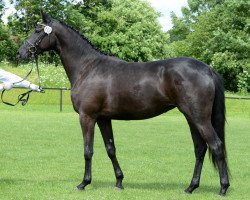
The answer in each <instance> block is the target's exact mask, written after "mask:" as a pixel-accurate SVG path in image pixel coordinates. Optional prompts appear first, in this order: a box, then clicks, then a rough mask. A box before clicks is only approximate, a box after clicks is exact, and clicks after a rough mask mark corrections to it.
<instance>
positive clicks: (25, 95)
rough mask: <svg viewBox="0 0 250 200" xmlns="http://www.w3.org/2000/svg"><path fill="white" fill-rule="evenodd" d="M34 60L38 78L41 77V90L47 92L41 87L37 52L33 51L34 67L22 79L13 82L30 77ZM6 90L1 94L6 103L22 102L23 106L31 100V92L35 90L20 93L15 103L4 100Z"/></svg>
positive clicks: (9, 104) (10, 104)
mask: <svg viewBox="0 0 250 200" xmlns="http://www.w3.org/2000/svg"><path fill="white" fill-rule="evenodd" d="M34 60H35V62H36V70H37V76H38V79H39V89H40V90H41V91H40V92H41V93H45V91H44V90H43V89H42V88H41V79H40V72H39V67H38V57H37V56H36V55H35V53H32V67H31V69H30V71H29V72H28V73H27V75H26V76H25V77H24V78H23V79H22V80H21V81H17V82H14V83H13V84H16V83H20V82H22V81H24V80H26V79H27V78H28V76H29V75H30V74H31V72H32V71H33V68H34ZM4 92H5V89H4V90H3V91H2V94H1V101H2V102H3V103H4V104H6V105H8V106H16V105H17V104H18V103H19V102H21V104H22V106H25V105H26V104H27V102H28V100H29V97H30V93H31V92H33V90H29V91H27V92H25V93H22V94H20V95H18V98H17V102H16V103H14V104H12V103H9V102H6V101H4V100H3V94H4Z"/></svg>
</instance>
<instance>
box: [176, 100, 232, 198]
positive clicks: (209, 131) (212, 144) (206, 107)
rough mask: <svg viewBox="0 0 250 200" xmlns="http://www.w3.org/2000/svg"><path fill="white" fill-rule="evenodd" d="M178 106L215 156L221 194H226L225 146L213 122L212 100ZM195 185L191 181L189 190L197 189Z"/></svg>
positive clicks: (227, 181) (227, 180) (227, 184)
mask: <svg viewBox="0 0 250 200" xmlns="http://www.w3.org/2000/svg"><path fill="white" fill-rule="evenodd" d="M178 108H179V110H180V111H181V112H182V113H183V114H184V115H185V116H186V118H187V119H188V121H189V122H191V123H192V124H193V126H194V127H195V128H196V129H197V133H199V134H200V136H201V137H202V139H203V140H204V141H205V142H206V144H207V145H208V147H209V151H210V152H211V153H212V155H213V156H214V158H215V163H216V166H217V167H218V171H219V175H220V184H221V189H220V193H219V194H220V195H222V196H224V195H225V194H226V191H227V189H228V187H229V186H230V184H229V179H228V171H227V170H228V169H227V163H226V156H225V151H224V146H223V144H222V142H221V140H220V139H219V137H218V135H217V133H216V132H215V130H214V128H213V126H212V123H211V113H212V102H210V103H209V102H207V104H206V103H204V102H199V103H196V104H190V106H189V105H188V104H182V105H180V106H179V107H178ZM209 113H210V114H209ZM200 163H201V161H200V162H198V166H201V164H200ZM198 169H199V168H198V167H195V170H197V172H196V171H195V173H196V174H198V172H199V170H198ZM192 180H195V179H192ZM195 186H196V185H195V184H192V183H191V187H189V188H187V191H188V190H190V191H191V190H192V189H195V188H194V187H195Z"/></svg>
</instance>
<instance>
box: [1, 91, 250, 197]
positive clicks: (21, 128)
mask: <svg viewBox="0 0 250 200" xmlns="http://www.w3.org/2000/svg"><path fill="white" fill-rule="evenodd" d="M40 97H41V98H42V97H43V96H40ZM40 97H39V98H40ZM34 98H35V97H34ZM67 101H68V100H67ZM58 107H59V106H58V105H54V103H51V104H49V105H47V106H45V105H39V104H35V103H33V102H32V98H31V101H30V102H29V104H28V105H26V106H25V107H22V106H17V107H14V108H13V107H8V106H5V105H3V104H0V112H1V115H0V128H1V129H0V130H1V133H0V136H1V139H0V199H4V200H5V199H6V200H9V199H15V200H16V199H29V200H31V199H34V200H38V199H43V200H44V199H56V200H57V199H60V200H63V199H65V200H66V199H67V200H73V199H97V200H100V199H112V200H116V199H173V200H174V199H176V200H180V199H197V200H198V199H199V200H201V199H202V200H204V199H205V200H206V199H221V197H220V196H219V195H217V193H218V192H219V178H218V175H217V172H216V171H215V170H214V169H213V168H212V164H211V163H210V161H209V159H208V157H207V158H206V160H205V164H204V168H203V173H202V179H201V186H200V188H199V189H197V190H196V191H195V192H194V193H193V194H192V195H187V194H185V193H184V192H183V190H184V189H185V188H186V187H187V186H188V185H189V182H190V180H191V177H192V172H193V166H194V153H193V144H192V140H191V136H190V133H189V129H188V126H187V123H186V121H185V119H184V117H183V116H182V115H181V114H179V112H178V111H177V110H173V111H170V112H168V113H166V114H164V115H161V116H159V117H156V118H153V119H149V120H143V121H114V122H113V128H114V133H115V141H116V147H117V156H118V160H119V162H120V165H121V167H122V170H123V172H124V175H125V178H124V187H125V189H124V190H122V191H117V190H115V189H114V187H113V186H114V184H115V177H114V172H113V168H112V165H111V162H110V160H109V158H108V156H107V155H106V152H105V148H104V145H103V142H102V139H101V135H100V133H99V129H98V128H96V134H95V146H94V157H93V170H92V171H93V181H92V184H91V185H90V186H88V187H87V188H86V190H85V191H77V190H75V186H76V185H77V184H79V183H80V182H81V180H82V177H83V171H84V159H83V140H82V135H81V130H80V126H79V120H78V116H77V114H75V113H74V112H73V110H72V107H71V105H68V104H66V105H64V107H63V112H62V113H60V112H59V108H58ZM249 130H250V101H240V100H227V127H226V141H227V148H228V155H229V165H230V169H231V174H232V178H231V187H230V188H229V190H228V195H227V197H226V199H230V200H231V199H232V200H236V199H249V195H250V188H249V183H250V170H249V169H250V160H249V158H250V150H249V144H250V134H249Z"/></svg>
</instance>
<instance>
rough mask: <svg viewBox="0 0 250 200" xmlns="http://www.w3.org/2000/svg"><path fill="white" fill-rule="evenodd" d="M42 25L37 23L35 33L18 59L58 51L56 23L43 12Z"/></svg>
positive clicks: (19, 50) (27, 41)
mask: <svg viewBox="0 0 250 200" xmlns="http://www.w3.org/2000/svg"><path fill="white" fill-rule="evenodd" d="M41 16H42V23H37V24H36V26H35V31H34V32H33V33H32V35H31V36H30V37H29V38H28V39H27V40H26V41H25V42H24V44H23V45H22V46H21V47H20V48H19V49H18V51H17V58H18V59H28V58H30V57H31V56H36V55H38V54H41V53H42V52H44V51H48V50H56V43H57V39H56V35H55V31H54V30H55V26H56V25H55V23H53V20H52V19H51V18H50V17H49V16H48V15H47V14H45V13H44V12H43V11H41Z"/></svg>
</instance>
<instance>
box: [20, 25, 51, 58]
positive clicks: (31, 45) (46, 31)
mask: <svg viewBox="0 0 250 200" xmlns="http://www.w3.org/2000/svg"><path fill="white" fill-rule="evenodd" d="M39 25H42V26H44V29H43V32H42V34H40V35H39V36H38V38H37V39H36V40H35V42H34V43H32V42H30V41H29V40H26V41H25V44H27V45H28V48H29V49H28V50H29V52H30V53H31V55H32V56H34V55H37V47H38V46H39V44H40V43H41V42H42V40H43V38H44V37H45V36H49V35H50V33H52V27H51V26H48V25H45V24H42V23H41V24H39Z"/></svg>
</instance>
